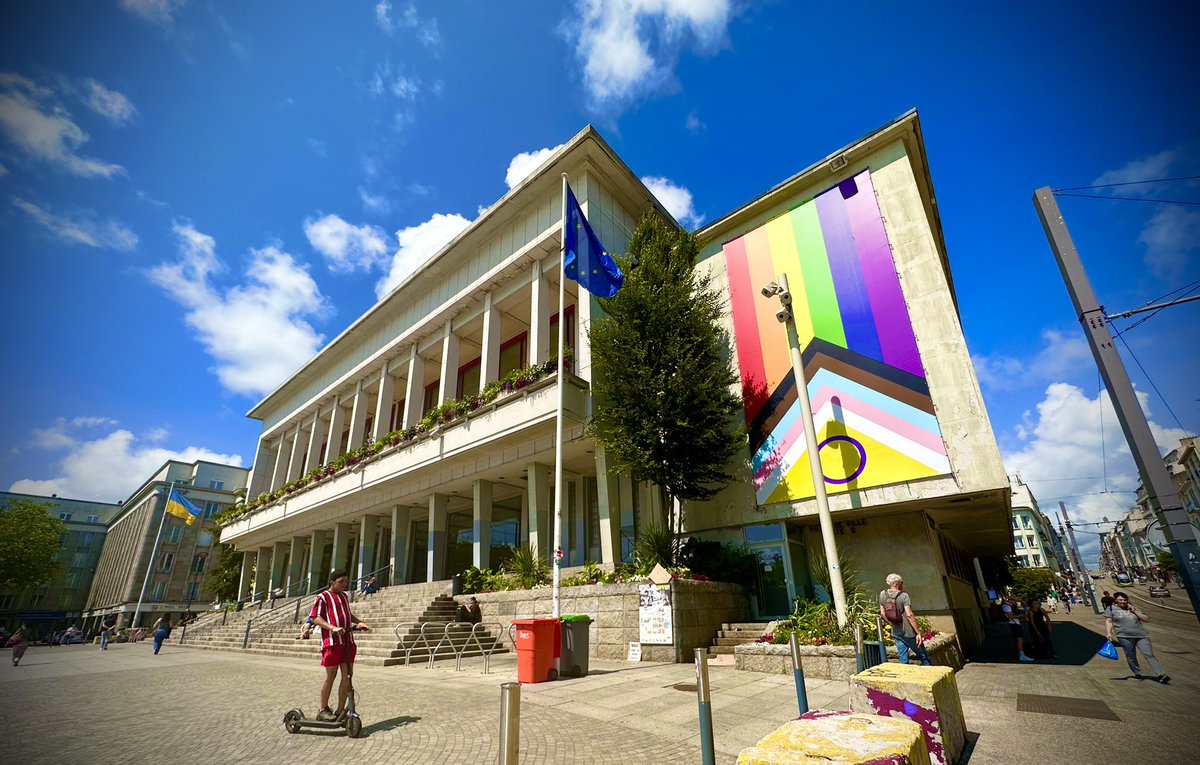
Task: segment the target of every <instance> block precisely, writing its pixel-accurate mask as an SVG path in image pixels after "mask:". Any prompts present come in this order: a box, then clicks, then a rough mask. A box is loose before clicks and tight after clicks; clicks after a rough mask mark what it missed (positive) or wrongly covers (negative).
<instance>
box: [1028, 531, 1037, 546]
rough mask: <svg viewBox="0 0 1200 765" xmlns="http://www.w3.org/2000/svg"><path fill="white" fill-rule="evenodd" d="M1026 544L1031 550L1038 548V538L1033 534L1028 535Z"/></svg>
mask: <svg viewBox="0 0 1200 765" xmlns="http://www.w3.org/2000/svg"><path fill="white" fill-rule="evenodd" d="M1025 542H1026V543H1027V544H1028V545H1029V546H1030V547H1031V548H1032V547H1037V539H1036V538H1035V537H1034V536H1033V534H1028V535H1026V536H1025Z"/></svg>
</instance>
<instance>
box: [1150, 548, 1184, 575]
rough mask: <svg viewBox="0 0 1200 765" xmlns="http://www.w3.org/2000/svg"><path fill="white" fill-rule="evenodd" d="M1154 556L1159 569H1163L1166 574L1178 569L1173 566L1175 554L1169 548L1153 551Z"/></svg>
mask: <svg viewBox="0 0 1200 765" xmlns="http://www.w3.org/2000/svg"><path fill="white" fill-rule="evenodd" d="M1154 558H1155V562H1156V563H1157V564H1158V570H1159V571H1165V572H1166V573H1168V574H1174V573H1175V572H1177V571H1179V569H1178V568H1177V567H1176V566H1175V556H1174V555H1172V554H1171V552H1170V551H1169V550H1158V551H1157V552H1155V553H1154Z"/></svg>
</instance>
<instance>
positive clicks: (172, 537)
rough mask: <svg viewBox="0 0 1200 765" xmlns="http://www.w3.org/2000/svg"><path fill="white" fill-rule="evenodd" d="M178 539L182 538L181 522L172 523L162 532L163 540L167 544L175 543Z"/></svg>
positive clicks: (177, 542)
mask: <svg viewBox="0 0 1200 765" xmlns="http://www.w3.org/2000/svg"><path fill="white" fill-rule="evenodd" d="M180 539H183V524H181V523H172V524H171V525H169V526H168V527H167V529H166V531H164V532H163V541H164V542H166V543H167V544H172V545H177V544H179V540H180Z"/></svg>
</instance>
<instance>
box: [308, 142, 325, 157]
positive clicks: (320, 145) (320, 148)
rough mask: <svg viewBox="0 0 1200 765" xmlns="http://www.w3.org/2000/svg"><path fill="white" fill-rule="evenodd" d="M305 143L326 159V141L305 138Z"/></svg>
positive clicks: (314, 152)
mask: <svg viewBox="0 0 1200 765" xmlns="http://www.w3.org/2000/svg"><path fill="white" fill-rule="evenodd" d="M304 143H306V144H308V148H309V150H310V151H311V152H312V153H313V154H316V155H317V156H318V157H320V158H321V159H325V157H326V154H325V142H324V141H321V140H318V139H316V138H305V139H304Z"/></svg>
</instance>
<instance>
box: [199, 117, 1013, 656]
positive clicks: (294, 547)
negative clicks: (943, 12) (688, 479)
mask: <svg viewBox="0 0 1200 765" xmlns="http://www.w3.org/2000/svg"><path fill="white" fill-rule="evenodd" d="M731 161H732V160H731ZM563 173H565V174H566V175H567V177H568V179H569V183H570V185H571V187H572V189H573V190H574V192H575V194H576V196H577V197H578V199H579V200H580V203H581V205H582V206H583V208H584V210H585V213H586V215H587V217H588V219H589V220H590V222H591V224H592V226H593V227H594V228H595V229H596V230H597V233H598V235H599V237H600V239H601V240H602V241H603V242H604V244H605V245H606V246H607V247H608V248H609V249H611V250H616V251H622V250H623V249H624V248H625V247H626V244H627V242H628V240H629V237H630V235H631V234H632V231H633V229H634V227H635V225H636V222H637V221H638V219H639V218H640V217H641V215H642V214H643V213H644V212H646V211H647V210H650V209H655V210H657V211H658V212H659V213H660V214H661V215H663V216H664V217H665V218H666V219H667V220H671V218H670V216H669V215H667V214H666V213H665V211H664V210H662V208H661V206H660V205H659V204H658V203H657V202H656V200H655V199H654V198H653V196H652V195H651V194H650V193H649V191H648V190H647V189H646V188H645V186H644V185H643V184H642V183H641V182H640V181H639V180H638V178H637V176H636V175H635V174H634V173H633V172H631V171H630V170H629V168H627V167H626V166H625V165H624V163H622V162H621V160H620V159H619V158H618V157H617V156H616V155H615V154H614V153H613V151H612V149H611V148H610V147H608V145H607V144H606V143H605V142H604V141H603V140H602V139H601V138H600V137H599V135H598V134H597V133H596V132H595V131H594V130H592V129H591V128H587V129H585V130H584V131H582V132H581V133H580V134H578V135H577V136H575V138H573V139H572V140H571V141H569V142H568V143H567V144H565V145H564V146H563V148H561V149H560V150H559V151H558V152H557V153H556V154H555V155H554V156H552V157H551V158H549V159H548V160H547V162H546V163H545V164H544V165H543V166H542V167H540V168H539V169H538V170H537V171H536V172H534V173H533V174H532V175H531V176H530V177H529V178H527V179H526V180H525V181H524V182H522V183H521V184H520V185H518V186H517V187H515V188H514V189H513V190H512V191H510V192H509V193H508V194H507V195H506V196H505V197H504V198H503V199H501V200H500V201H499V202H498V203H496V204H495V205H493V206H492V207H491V208H489V209H488V210H487V211H486V212H485V213H484V214H482V215H481V216H480V218H479V219H478V220H476V221H475V222H474V223H473V224H472V225H471V226H470V227H468V228H467V229H466V230H465V231H464V232H463V233H462V234H460V235H459V236H458V237H457V238H456V239H455V240H453V241H452V242H450V243H449V244H448V245H447V246H446V247H445V248H443V249H442V250H441V251H440V252H439V253H438V254H437V255H436V256H434V257H433V258H432V259H431V260H430V261H429V262H427V263H426V264H424V265H423V266H421V267H420V268H419V269H418V270H417V272H416V273H414V274H413V275H412V276H410V277H409V278H408V279H407V281H405V282H404V283H402V284H401V285H400V286H398V287H397V288H396V289H395V290H393V292H392V293H390V294H389V295H387V296H386V297H384V298H383V299H382V300H381V301H380V302H379V303H378V304H377V305H376V306H375V307H374V308H372V309H371V310H370V311H368V312H367V313H366V314H365V315H364V316H362V317H361V318H360V319H359V320H358V321H356V322H355V323H354V324H353V325H352V326H351V327H349V328H348V329H347V330H346V331H345V332H343V333H342V335H340V336H339V337H338V338H336V339H335V340H334V341H333V342H331V343H330V344H329V345H328V346H327V347H326V348H325V349H323V350H322V351H321V352H320V353H318V354H317V356H316V357H314V358H313V359H312V360H311V361H310V362H309V363H308V364H307V365H305V367H304V368H303V369H301V370H300V371H299V372H298V373H296V375H294V376H293V377H292V378H290V379H289V380H287V381H286V382H284V383H283V384H282V385H281V386H280V387H279V388H278V389H277V390H276V391H274V392H272V393H271V394H270V395H268V396H267V397H266V398H265V399H264V400H263V401H261V402H260V403H259V404H258V405H256V406H255V407H254V408H253V409H252V410H251V411H250V413H249V416H250V417H252V418H254V419H258V420H261V421H262V423H263V431H262V436H261V439H260V441H259V445H258V448H257V455H256V458H255V463H254V469H253V473H252V477H251V480H250V491H249V497H250V508H249V511H248V512H245V513H244V514H242V515H240V516H239V517H237V518H235V519H233V520H232V521H231V522H229V523H228V525H226V526H225V527H224V532H223V535H222V539H223V541H225V542H229V543H232V544H234V545H235V546H236V547H237V549H239V550H242V551H245V552H248V553H250V555H247V556H246V562H245V564H244V569H243V573H244V577H243V594H244V595H248V594H250V593H251V592H262V591H271V590H275V589H279V588H284V589H290V590H292V591H295V590H296V589H298V588H302V587H304V586H305V585H308V586H313V585H315V584H317V583H321V584H323V582H322V581H321V579H322V578H323V577H324V576H327V574H328V572H329V570H330V568H341V567H344V566H345V567H349V568H351V569H352V570H354V571H355V572H356V574H358V575H361V574H364V573H366V572H368V571H371V570H375V569H380V568H383V567H388V568H389V571H388V573H389V574H390V576H391V581H392V582H416V581H426V580H438V579H442V578H446V577H448V576H450V575H452V574H454V573H456V572H458V571H461V570H463V569H465V568H467V567H469V566H472V565H477V566H480V567H489V566H495V565H496V564H497V562H498V561H499V560H500V559H502V558H503V556H504V555H506V554H507V553H506V550H508V549H510V548H511V546H513V545H517V544H530V545H532V546H534V547H535V548H537V549H538V550H539V551H541V552H542V553H543V554H549V553H550V551H551V548H552V544H551V543H550V540H549V535H550V532H551V512H552V507H553V497H554V493H555V492H561V494H562V496H563V504H564V507H565V513H564V525H565V533H564V540H563V552H564V556H565V559H566V562H567V564H568V565H579V564H582V563H584V562H585V561H589V560H590V561H596V562H598V563H602V564H611V563H614V562H617V561H621V560H623V559H626V558H628V556H629V554H630V552H631V549H632V544H633V540H634V539H635V538H636V536H637V534H638V532H639V530H640V529H642V528H644V527H645V526H646V525H648V524H649V523H651V522H654V520H655V519H657V518H658V517H659V513H660V511H661V508H660V507H658V502H659V499H658V492H657V491H656V490H654V488H653V487H649V486H644V485H637V484H635V483H633V482H631V481H630V480H629V478H628V477H625V476H621V475H617V474H616V473H615V471H611V470H609V469H608V466H607V464H606V460H605V456H604V453H603V450H602V449H601V448H599V447H598V445H597V444H595V443H594V442H593V441H591V440H590V439H589V438H588V437H587V436H586V435H585V434H584V429H583V425H584V423H585V422H586V418H587V416H588V413H589V411H590V410H591V407H592V406H593V403H592V400H591V396H590V392H589V389H590V380H591V355H590V350H589V348H588V343H587V329H588V327H589V325H590V323H591V321H592V319H593V317H596V316H599V312H600V310H601V309H600V305H599V304H598V302H597V301H595V300H592V299H590V298H589V297H588V296H587V295H586V293H584V296H583V299H582V300H581V299H580V298H579V291H578V290H577V287H576V285H575V283H574V282H570V281H568V282H567V284H566V292H567V297H566V308H565V310H564V311H563V317H564V321H565V329H566V332H567V337H568V345H569V346H570V348H571V350H572V354H573V359H572V360H571V364H570V367H569V374H568V375H567V376H566V378H567V385H566V403H565V413H566V424H567V427H566V438H565V444H564V450H563V460H564V466H565V477H564V480H563V482H562V486H555V485H553V482H552V472H553V471H552V465H553V464H554V459H555V453H554V418H555V407H556V398H555V388H554V382H553V379H552V378H553V374H552V372H553V369H552V368H553V362H554V351H553V350H552V349H554V347H555V345H554V338H556V336H557V328H558V320H559V316H558V305H557V299H556V297H557V292H558V286H559V285H558V278H559V276H558V274H559V247H560V236H561V232H560V229H561V181H560V177H561V174H563ZM698 237H699V239H700V243H701V247H702V250H703V254H702V263H701V267H702V268H706V269H711V271H712V274H713V277H714V283H715V284H717V285H718V286H719V288H720V289H722V290H724V291H725V292H726V294H727V295H728V297H729V305H730V310H729V314H728V316H727V317H726V329H727V331H728V334H729V337H730V339H731V341H732V347H731V348H730V355H731V361H732V364H733V365H734V368H735V369H736V370H737V371H738V373H739V375H740V376H741V380H742V386H741V387H742V393H743V395H744V397H745V400H746V419H747V425H748V430H749V432H750V433H751V439H750V443H749V444H748V447H749V448H748V450H747V452H746V454H745V455H744V456H743V458H742V459H741V461H740V462H741V464H740V465H739V466H738V473H739V476H740V478H739V480H737V481H735V483H734V484H732V485H731V486H729V487H728V488H726V489H725V490H724V491H722V492H721V493H720V494H719V495H718V496H717V497H715V498H714V499H712V500H711V501H708V502H703V503H688V505H687V507H686V508H685V513H684V517H685V519H686V521H685V528H686V531H687V532H688V533H690V534H695V535H697V536H704V537H709V538H714V539H721V540H727V541H735V542H738V543H746V544H750V545H751V546H752V547H753V549H755V550H756V551H757V552H758V553H759V555H760V559H761V566H760V568H761V571H760V573H761V579H762V581H761V583H760V587H759V588H758V589H759V593H758V602H757V604H756V606H757V610H758V612H759V614H761V615H763V616H768V615H779V614H784V613H787V612H789V611H790V610H791V603H792V599H793V598H794V597H798V596H801V595H816V596H819V595H820V594H821V593H820V591H819V587H814V584H813V577H812V576H811V575H810V572H809V569H810V567H812V566H813V565H815V560H816V556H815V550H817V549H819V548H820V542H819V538H818V536H817V535H816V534H815V528H816V518H815V513H816V510H815V505H814V502H813V500H812V499H811V496H812V488H811V480H810V479H806V477H805V475H806V468H805V469H801V468H802V467H804V466H806V465H807V458H806V457H805V456H804V454H803V449H802V445H803V438H797V433H798V432H800V431H799V430H798V428H800V427H801V426H798V425H797V418H796V416H795V412H794V411H793V409H794V405H795V390H794V386H795V382H794V380H792V379H791V377H790V367H789V362H788V358H789V355H788V353H789V352H788V347H787V342H786V339H785V338H784V336H783V334H782V330H781V329H780V325H778V324H777V323H776V322H775V318H774V312H775V310H776V308H777V307H778V306H777V305H776V306H771V305H769V304H768V302H767V301H766V300H765V299H764V298H762V297H761V296H758V297H756V296H757V295H758V289H759V287H760V286H762V285H761V284H760V283H759V282H760V281H761V282H764V283H765V282H766V281H767V280H768V279H773V278H774V277H775V275H776V274H777V273H779V272H780V271H781V270H785V271H787V272H788V273H789V276H790V278H791V280H792V291H793V293H794V294H795V295H796V296H797V301H796V310H797V312H798V321H799V323H800V325H801V334H802V336H801V341H802V343H803V344H804V345H805V346H806V352H805V361H806V366H808V367H810V369H809V372H810V373H811V376H810V377H809V379H810V384H809V388H810V392H811V396H812V398H813V401H814V409H815V410H816V412H817V424H818V429H819V430H820V433H819V434H818V435H819V440H823V441H827V442H828V443H827V444H826V446H825V447H823V448H822V455H821V456H822V459H823V460H824V461H826V466H827V472H826V480H827V483H828V485H829V487H830V491H831V505H832V506H833V510H834V513H835V519H836V520H837V522H838V523H837V528H838V533H839V535H840V536H839V539H840V540H841V542H842V543H843V549H844V550H846V552H847V554H848V555H853V556H854V557H855V558H856V559H857V560H858V561H859V562H860V565H861V568H862V569H863V570H864V582H863V584H864V585H865V586H866V587H867V588H868V589H871V590H874V589H877V588H882V586H883V584H882V582H883V577H884V576H885V575H886V574H887V573H889V572H890V571H892V570H898V569H905V571H904V572H903V573H904V575H905V579H906V582H909V583H910V584H909V588H910V589H911V590H914V591H918V590H919V591H920V593H921V594H920V596H919V598H920V601H919V602H920V607H921V608H922V611H923V613H932V614H933V615H934V616H935V618H938V619H942V620H943V624H942V626H943V627H944V628H952V627H953V626H954V625H953V622H956V621H957V622H961V624H958V625H957V628H958V629H959V631H960V632H965V633H968V634H967V635H966V640H967V642H971V638H970V636H971V635H973V634H977V633H978V613H979V608H980V605H981V603H982V591H981V588H982V586H983V583H982V582H981V577H980V576H979V574H978V567H977V566H975V565H974V561H973V558H975V557H977V556H990V555H1005V554H1010V553H1011V552H1012V536H1011V535H1010V534H1009V486H1008V481H1007V478H1006V476H1005V473H1004V470H1003V467H1002V465H1001V462H1000V456H999V452H998V449H997V447H996V444H995V440H994V437H993V435H992V431H991V427H990V424H989V422H988V419H987V414H986V411H985V410H984V406H983V401H982V397H981V395H980V392H979V387H978V383H977V382H976V379H975V376H974V372H973V370H972V367H971V363H970V358H969V355H968V353H967V349H966V346H965V343H964V341H963V336H962V331H961V328H960V326H959V321H958V312H957V305H956V302H955V296H954V292H953V288H952V283H951V279H950V272H949V267H948V261H947V257H946V253H945V247H944V244H943V241H942V235H941V229H940V225H939V222H938V218H937V208H936V204H935V201H934V197H933V189H932V183H931V181H930V179H929V175H928V169H927V166H926V164H925V154H924V146H923V144H922V140H921V135H920V126H919V122H918V120H917V117H916V114H915V113H910V114H907V115H905V116H904V117H902V118H901V119H899V120H897V121H895V122H894V123H892V124H890V125H888V126H886V127H884V128H882V129H881V130H879V131H876V132H875V133H873V134H871V135H870V136H868V137H867V138H865V139H863V140H861V141H858V142H856V143H855V144H852V145H851V146H848V147H846V148H844V149H843V150H841V151H839V152H837V154H836V155H834V156H831V157H830V158H829V159H828V160H826V161H823V162H821V163H819V164H817V165H814V166H812V167H810V168H808V169H807V170H805V171H804V172H802V173H800V174H798V175H796V176H794V177H792V178H790V179H789V180H787V181H786V182H784V183H783V184H781V185H780V186H777V187H776V188H774V189H772V190H771V191H770V192H768V193H767V194H765V195H764V196H762V197H760V198H758V199H756V200H754V201H752V202H751V203H749V204H748V205H746V206H745V207H743V208H741V209H739V210H737V211H736V212H734V213H732V214H730V215H728V216H726V217H724V218H722V219H720V220H718V221H716V222H715V223H713V224H711V225H709V226H707V227H706V228H704V229H703V230H701V231H699V232H698ZM801 296H803V300H801V299H800V298H801ZM801 308H803V311H802V312H801ZM894 330H902V331H894ZM547 362H549V364H547ZM538 365H545V366H546V367H547V368H548V371H549V372H550V374H548V375H547V376H545V377H539V375H541V374H543V372H542V371H538V370H537V367H538ZM522 368H526V369H525V371H524V372H521V371H520V370H521V369H522ZM543 371H546V370H543ZM517 377H519V378H520V379H516V378H517ZM505 379H507V380H508V382H509V384H508V385H506V386H505V387H504V388H503V389H501V390H500V391H499V392H497V390H496V387H495V386H491V387H489V384H490V383H493V381H500V380H505ZM423 420H424V424H423V425H422V421H423ZM436 420H440V421H441V422H435V421H436ZM797 444H799V445H800V447H797ZM806 480H807V481H808V483H807V485H806V483H805V481H806ZM914 597H918V596H917V595H914Z"/></svg>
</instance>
